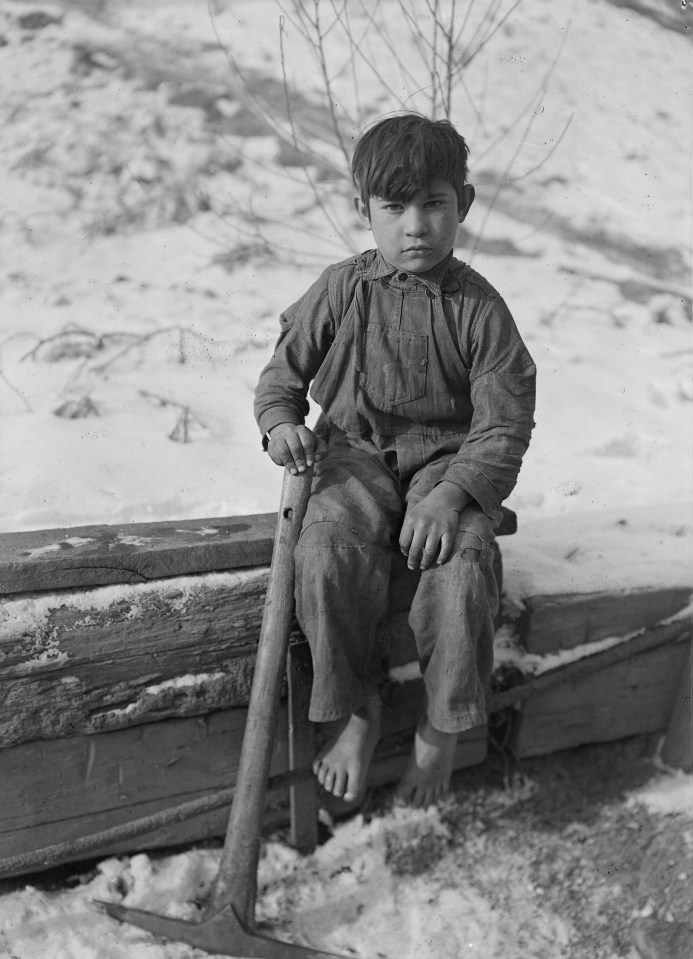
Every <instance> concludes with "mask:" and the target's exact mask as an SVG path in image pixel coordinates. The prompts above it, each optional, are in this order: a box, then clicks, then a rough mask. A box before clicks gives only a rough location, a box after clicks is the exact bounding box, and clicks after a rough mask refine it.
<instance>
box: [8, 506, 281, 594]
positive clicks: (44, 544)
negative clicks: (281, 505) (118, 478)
mask: <svg viewBox="0 0 693 959" xmlns="http://www.w3.org/2000/svg"><path fill="white" fill-rule="evenodd" d="M276 521H277V514H276V513H259V514H255V515H252V516H230V517H226V518H222V519H220V518H219V517H216V518H214V519H197V520H172V521H170V522H163V523H162V522H159V523H126V524H124V525H114V526H73V527H69V528H64V529H45V530H36V531H30V532H24V533H0V595H5V596H7V595H10V594H13V593H27V592H37V591H39V592H44V591H46V590H56V589H76V588H84V587H87V586H106V585H110V584H113V583H144V582H149V581H151V580H154V579H163V578H167V577H170V576H184V575H186V574H188V573H204V572H211V571H213V570H227V569H239V568H241V567H245V566H267V565H269V562H270V559H271V556H272V543H273V541H274V529H275V526H276Z"/></svg>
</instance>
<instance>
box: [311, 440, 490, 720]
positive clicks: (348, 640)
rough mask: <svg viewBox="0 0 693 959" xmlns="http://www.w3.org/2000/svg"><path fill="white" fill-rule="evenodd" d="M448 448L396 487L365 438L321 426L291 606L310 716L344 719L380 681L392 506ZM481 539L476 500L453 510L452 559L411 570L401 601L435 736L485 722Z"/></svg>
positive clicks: (485, 555)
mask: <svg viewBox="0 0 693 959" xmlns="http://www.w3.org/2000/svg"><path fill="white" fill-rule="evenodd" d="M453 455H454V454H448V456H447V457H444V458H442V459H441V460H438V461H436V462H434V463H432V464H428V465H427V466H424V467H422V469H421V470H419V471H418V472H417V473H415V474H414V476H413V477H412V478H411V480H410V481H408V482H403V481H402V480H401V478H400V476H399V475H398V473H397V472H395V471H394V470H393V469H391V467H390V466H389V465H388V462H387V458H386V457H385V456H384V455H383V454H382V453H381V452H380V451H378V450H377V449H375V447H374V446H373V444H372V443H371V442H370V441H369V440H365V439H362V438H360V437H350V436H347V435H346V434H345V433H343V432H342V431H340V430H333V432H332V434H331V436H330V439H329V451H328V455H327V457H326V458H325V459H324V460H321V462H320V463H318V464H317V465H316V470H315V476H314V483H313V492H312V495H311V498H310V500H309V503H308V510H307V513H306V518H305V521H304V524H303V529H302V533H301V537H300V539H299V543H298V547H297V549H296V612H297V617H298V621H299V623H300V625H301V628H302V629H303V631H304V633H305V634H306V637H307V639H308V642H309V643H310V647H311V653H312V656H313V670H314V678H313V687H312V694H311V702H310V710H309V717H310V719H311V720H313V721H314V722H328V721H330V720H334V719H339V718H341V717H344V716H348V715H350V714H351V713H352V712H354V711H355V710H356V709H359V708H360V707H362V706H364V705H365V703H366V698H367V695H368V688H369V686H373V685H376V684H377V683H378V682H379V681H380V679H381V675H380V674H381V651H380V649H379V647H378V642H377V627H378V623H379V622H380V621H381V620H382V618H383V617H384V616H385V614H386V613H387V608H388V591H389V581H390V570H391V564H392V557H393V553H394V550H395V548H396V544H397V539H398V535H399V530H400V527H401V524H402V520H403V518H404V512H405V509H406V507H407V505H409V504H411V505H413V504H414V503H416V502H418V501H419V500H420V499H422V498H423V497H424V496H425V495H426V494H427V493H428V492H430V490H431V489H433V487H434V486H435V485H436V483H437V482H438V481H439V479H440V476H441V475H442V474H443V473H444V472H445V470H446V469H447V466H448V461H449V459H450V458H451V457H452V456H453ZM492 541H493V525H492V522H491V520H490V519H489V518H488V517H487V516H486V515H485V514H484V512H483V511H482V510H481V509H480V507H479V506H478V505H476V504H473V505H471V506H469V507H467V509H465V510H463V511H462V513H461V515H460V521H459V525H458V532H457V536H456V540H455V548H454V551H453V556H452V558H451V559H450V560H449V562H447V563H445V564H444V565H442V566H440V567H433V568H432V569H429V570H427V571H425V572H423V573H421V577H420V580H419V585H418V587H417V590H416V594H415V597H414V601H413V603H412V606H411V611H410V614H409V623H410V625H411V627H412V631H413V633H414V636H415V639H416V645H417V651H418V657H419V665H420V668H421V673H422V675H423V678H424V688H425V692H426V711H427V715H428V717H429V719H430V721H431V723H432V724H433V726H434V727H435V728H436V729H439V730H441V731H442V732H460V731H462V730H464V729H469V728H471V727H473V726H478V725H481V724H483V723H484V722H485V721H486V711H485V699H484V694H485V687H486V685H487V683H488V681H489V679H490V675H491V668H492V664H493V632H494V630H493V620H494V616H495V614H496V611H497V608H498V590H497V586H496V581H495V577H494V574H493V549H492ZM412 575H414V574H413V573H412Z"/></svg>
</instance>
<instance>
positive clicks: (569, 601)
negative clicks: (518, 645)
mask: <svg viewBox="0 0 693 959" xmlns="http://www.w3.org/2000/svg"><path fill="white" fill-rule="evenodd" d="M690 598H691V587H673V588H670V589H664V588H661V587H655V588H652V589H636V590H622V591H613V592H611V591H605V592H600V593H563V594H560V595H553V596H530V597H527V598H526V599H525V601H524V602H525V608H526V616H524V617H523V623H522V634H521V638H522V642H523V645H524V646H525V648H526V649H527V651H528V652H530V653H539V654H543V653H551V652H556V651H558V650H560V649H573V648H574V647H575V646H580V645H582V644H583V643H593V642H596V641H597V640H599V639H606V638H607V637H610V636H625V635H627V634H628V633H633V632H636V631H637V630H639V629H644V628H649V627H651V626H655V625H656V624H657V623H660V622H662V620H664V619H667V618H668V617H670V616H673V615H674V614H675V613H678V612H679V611H680V610H682V609H684V608H685V607H686V606H687V605H688V604H689V602H690Z"/></svg>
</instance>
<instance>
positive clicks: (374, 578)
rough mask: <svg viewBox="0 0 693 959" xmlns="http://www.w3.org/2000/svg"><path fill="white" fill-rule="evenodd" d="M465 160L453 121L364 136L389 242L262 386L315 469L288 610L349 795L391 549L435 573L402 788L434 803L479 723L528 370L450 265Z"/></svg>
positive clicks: (376, 662) (313, 320)
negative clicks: (497, 533)
mask: <svg viewBox="0 0 693 959" xmlns="http://www.w3.org/2000/svg"><path fill="white" fill-rule="evenodd" d="M467 156H468V149H467V145H466V143H465V141H464V139H463V137H462V136H461V135H460V134H459V133H457V131H456V130H455V128H454V127H453V126H452V125H451V124H450V123H448V122H447V121H442V120H441V121H432V120H429V119H427V118H425V117H422V116H419V115H418V114H409V113H403V114H397V115H395V116H393V117H390V118H388V119H385V120H382V121H380V122H378V123H377V124H375V125H374V126H372V127H371V128H370V129H368V130H367V131H366V132H365V134H364V135H363V137H362V138H361V140H360V141H359V143H358V145H357V147H356V150H355V153H354V157H353V164H352V172H353V177H354V183H355V185H356V189H357V190H358V196H356V197H354V205H355V207H356V210H357V211H358V213H359V215H360V216H361V217H362V218H363V220H364V221H365V222H366V224H367V225H368V226H369V227H370V229H371V230H372V232H373V236H374V239H375V243H376V245H377V249H375V250H368V251H367V252H365V253H363V254H361V255H359V256H352V257H350V258H349V259H347V260H344V261H342V262H341V263H337V264H335V265H333V266H330V267H328V268H327V269H326V270H325V271H324V273H323V274H322V275H321V276H320V278H319V279H318V280H317V281H316V282H315V283H314V284H313V285H312V286H311V287H310V289H309V290H308V291H307V292H306V293H305V294H304V295H303V296H302V297H301V298H300V299H299V300H298V302H297V303H295V304H294V305H293V306H291V307H289V309H288V310H287V311H286V312H285V313H284V314H283V315H282V317H281V335H280V337H279V340H278V342H277V346H276V349H275V352H274V355H273V357H272V359H271V360H270V362H269V363H268V364H267V366H266V367H265V369H264V370H263V372H262V374H261V376H260V380H259V383H258V386H257V390H256V395H255V414H256V417H257V420H258V423H259V426H260V429H261V431H262V433H263V435H264V437H265V446H266V448H267V449H268V451H269V455H270V457H271V458H272V460H273V461H274V462H275V463H277V464H278V465H281V466H285V467H288V468H289V470H290V471H291V472H292V473H300V472H303V471H304V470H305V469H306V465H307V464H308V465H312V464H313V463H315V473H314V479H313V489H312V494H311V497H310V500H309V503H308V511H307V515H306V518H305V522H304V524H303V528H302V532H301V537H300V540H299V544H298V547H297V550H296V611H297V617H298V621H299V623H300V625H301V628H302V629H303V631H304V633H305V635H306V636H307V638H308V641H309V643H310V648H311V652H312V657H313V669H314V680H313V690H312V698H311V703H310V713H309V715H310V719H311V720H312V721H314V722H321V723H324V722H329V721H333V720H341V722H342V724H341V726H340V727H339V728H340V732H339V734H338V735H337V737H336V738H335V739H334V740H333V741H332V742H331V743H330V744H329V745H328V747H327V748H326V749H325V750H324V751H323V752H322V754H321V755H320V756H319V757H318V758H317V759H316V762H315V765H314V769H315V772H316V775H317V778H318V780H319V782H320V783H321V785H322V786H323V787H324V788H325V789H326V790H328V791H329V792H332V793H333V794H334V795H335V796H339V797H343V798H344V799H346V800H353V799H355V798H357V797H358V796H359V794H360V793H361V792H362V790H363V788H364V786H365V782H366V775H367V772H368V766H369V764H370V761H371V759H372V756H373V751H374V749H375V746H376V744H377V742H378V739H379V736H380V714H381V700H380V697H379V694H378V685H379V679H380V677H379V666H380V657H379V651H378V648H377V643H376V628H377V625H378V622H379V620H381V619H382V617H383V616H384V615H385V613H386V611H387V607H388V584H389V577H390V566H391V560H392V554H393V548H394V546H395V544H396V543H397V541H398V542H399V548H400V549H401V551H402V552H403V553H404V554H405V555H406V556H407V558H408V562H407V564H408V567H409V568H410V569H412V570H414V569H420V570H422V571H423V572H422V574H421V579H420V583H419V586H418V588H417V592H416V596H415V599H414V602H413V604H412V607H411V613H410V618H409V621H410V624H411V627H412V630H413V632H414V635H415V638H416V644H417V651H418V656H419V661H420V667H421V672H422V674H423V680H424V688H425V711H424V713H423V715H422V716H421V719H420V721H419V724H418V726H417V731H416V736H415V741H414V746H413V750H412V754H411V756H410V759H409V762H408V765H407V767H406V770H405V772H404V774H403V777H402V779H401V781H400V783H399V786H398V787H397V792H396V795H397V797H398V798H399V800H401V801H403V802H406V803H410V804H413V805H417V806H423V805H428V804H429V803H431V802H434V801H436V800H437V799H438V798H440V797H441V796H442V795H443V794H444V793H445V792H446V791H447V790H448V788H449V784H450V776H451V772H452V765H453V758H454V751H455V745H456V740H457V734H458V733H459V732H461V731H462V730H466V729H470V728H472V727H474V726H478V725H481V724H483V723H485V722H486V711H485V699H484V694H485V689H486V687H487V684H488V682H489V680H490V676H491V668H492V662H493V632H494V629H493V620H494V615H495V613H496V611H497V608H498V591H497V587H496V582H495V579H494V575H493V571H492V555H493V554H492V543H493V533H494V527H495V525H496V524H497V523H498V521H499V519H500V516H501V513H500V504H501V501H502V500H503V499H504V498H505V497H506V496H507V495H508V494H509V493H510V491H511V490H512V489H513V487H514V485H515V482H516V480H517V475H518V472H519V469H520V464H521V461H522V456H523V454H524V452H525V450H526V448H527V445H528V443H529V439H530V434H531V430H532V427H533V425H534V424H533V418H532V417H533V412H534V379H535V367H534V364H533V362H532V358H531V356H530V355H529V353H528V352H527V349H526V348H525V346H524V344H523V342H522V339H521V338H520V335H519V333H518V331H517V328H516V326H515V323H514V321H513V318H512V316H511V315H510V312H509V311H508V308H507V306H506V305H505V303H504V301H503V300H502V299H501V297H500V296H499V294H498V293H497V292H496V290H494V289H493V287H492V286H491V285H490V284H489V283H488V282H487V281H486V280H485V279H484V278H483V277H482V276H480V275H479V274H478V273H476V272H475V271H474V270H472V269H471V267H469V266H467V265H465V264H464V263H462V262H460V261H459V260H457V259H455V258H454V257H453V252H452V251H453V245H454V243H455V237H456V233H457V227H458V224H460V223H462V222H463V220H464V219H465V217H466V216H467V213H468V212H469V209H470V207H471V205H472V202H473V200H474V187H473V186H472V185H471V184H469V183H467V182H466V179H467ZM311 384H312V386H311ZM309 387H310V395H311V397H312V398H313V399H314V400H315V402H316V403H317V404H318V405H319V407H320V408H321V411H322V414H321V417H320V420H319V421H318V424H317V425H316V428H315V430H314V431H313V430H310V429H308V427H306V426H305V425H304V418H305V416H306V414H307V412H308V402H307V399H306V397H307V393H308V389H309Z"/></svg>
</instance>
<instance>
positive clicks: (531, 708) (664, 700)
mask: <svg viewBox="0 0 693 959" xmlns="http://www.w3.org/2000/svg"><path fill="white" fill-rule="evenodd" d="M684 630H685V626H684ZM685 638H686V633H685V632H684V633H683V635H681V634H680V633H679V637H678V641H677V640H676V639H675V638H674V639H673V640H672V641H671V642H669V643H663V644H659V645H656V646H655V647H653V648H650V649H644V650H642V651H641V652H636V651H631V653H630V655H628V656H624V657H623V658H622V659H620V660H617V661H613V662H612V663H611V664H609V665H601V666H600V667H599V668H598V669H592V670H590V671H587V669H585V670H581V671H575V673H574V674H573V675H571V670H570V667H566V668H565V670H564V673H565V675H564V678H563V682H561V683H560V685H559V684H555V685H554V686H552V687H547V688H546V689H544V690H541V689H538V688H535V689H534V690H533V692H532V694H531V695H530V696H529V698H528V699H526V700H525V701H524V702H523V704H522V708H521V710H520V712H519V713H518V714H517V716H516V718H515V719H514V720H513V733H512V737H511V742H510V748H511V750H512V751H513V753H515V755H517V756H541V755H546V754H548V753H553V752H557V751H558V750H561V749H569V748H571V747H573V746H580V745H583V744H585V743H596V742H610V741H613V740H616V739H623V738H624V737H626V736H635V735H639V734H642V733H652V732H658V731H660V730H664V729H665V728H666V726H667V722H668V720H669V714H670V712H671V703H672V701H673V698H674V696H675V694H676V689H677V686H678V684H679V681H680V677H681V671H682V670H683V669H684V667H685V664H686V658H687V656H688V648H687V643H686V642H683V641H682V640H684V639H685ZM594 658H595V659H596V657H594ZM584 662H585V665H587V664H588V661H587V660H585V661H584ZM573 665H575V664H573ZM538 679H541V677H538ZM520 688H522V687H520ZM509 692H510V693H512V692H513V690H510V691H509Z"/></svg>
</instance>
